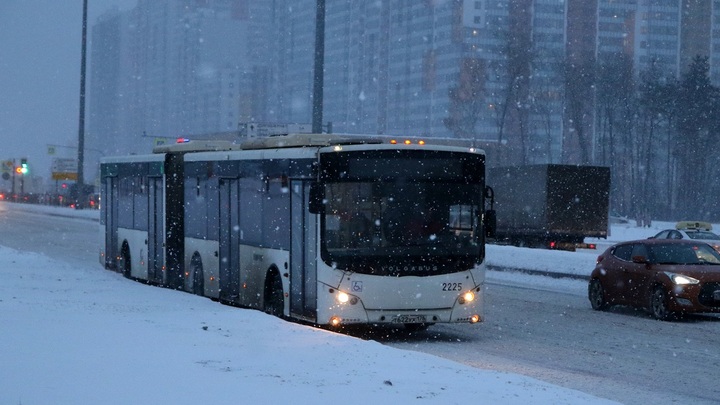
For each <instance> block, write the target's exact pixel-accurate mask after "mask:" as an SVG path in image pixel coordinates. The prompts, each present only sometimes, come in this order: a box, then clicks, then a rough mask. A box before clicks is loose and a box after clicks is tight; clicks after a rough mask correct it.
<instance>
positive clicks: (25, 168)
mask: <svg viewBox="0 0 720 405" xmlns="http://www.w3.org/2000/svg"><path fill="white" fill-rule="evenodd" d="M27 172H28V165H27V159H26V158H22V159H20V171H18V173H20V174H26V173H27Z"/></svg>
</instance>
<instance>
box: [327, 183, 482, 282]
mask: <svg viewBox="0 0 720 405" xmlns="http://www.w3.org/2000/svg"><path fill="white" fill-rule="evenodd" d="M325 197H326V206H325V216H324V227H323V235H322V241H323V253H324V255H323V258H324V259H325V260H326V261H327V262H329V263H330V264H333V265H336V266H342V267H343V268H350V269H351V270H353V271H357V272H371V273H378V272H381V273H398V270H399V269H398V267H397V266H402V267H401V268H404V269H415V270H416V271H420V272H423V273H427V272H432V273H441V272H444V271H458V270H459V269H457V268H454V269H449V268H447V266H446V265H448V266H452V265H455V266H456V265H457V262H456V261H457V260H463V261H465V262H467V263H468V265H470V266H471V265H473V264H474V263H475V262H476V260H477V259H478V257H479V255H480V253H481V249H480V246H479V242H478V236H479V235H478V234H479V230H478V224H479V213H480V212H481V210H482V206H481V200H480V199H481V197H482V190H481V187H480V186H479V185H477V184H461V183H443V182H409V183H401V182H348V183H328V184H326V189H325ZM381 263H395V264H390V265H389V266H387V267H383V266H380V264H381ZM408 266H409V267H408ZM383 268H384V269H385V270H383ZM388 269H394V270H393V271H387V270H388ZM417 269H420V270H417ZM411 272H412V271H411Z"/></svg>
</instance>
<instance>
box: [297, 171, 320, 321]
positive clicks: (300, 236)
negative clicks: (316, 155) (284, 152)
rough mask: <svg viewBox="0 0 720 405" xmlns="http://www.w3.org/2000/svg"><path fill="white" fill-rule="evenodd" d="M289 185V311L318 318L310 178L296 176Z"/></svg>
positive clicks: (314, 236)
mask: <svg viewBox="0 0 720 405" xmlns="http://www.w3.org/2000/svg"><path fill="white" fill-rule="evenodd" d="M290 189H291V195H290V205H291V209H290V215H291V218H290V223H291V224H292V225H291V229H290V244H291V246H290V313H291V315H293V316H297V317H299V318H302V319H306V320H310V321H316V319H315V318H316V310H317V288H318V287H317V267H316V260H315V259H316V245H317V240H316V239H317V223H316V219H315V218H316V217H315V215H314V214H311V213H310V211H308V201H309V198H308V196H309V194H310V182H308V181H302V180H293V181H291V183H290Z"/></svg>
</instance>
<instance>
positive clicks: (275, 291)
mask: <svg viewBox="0 0 720 405" xmlns="http://www.w3.org/2000/svg"><path fill="white" fill-rule="evenodd" d="M263 301H264V302H263V310H264V311H265V313H267V314H270V315H273V316H277V317H279V318H282V317H283V312H284V310H285V300H284V297H283V286H282V280H281V279H280V275H279V274H278V273H277V272H275V271H272V272H270V273H269V274H268V278H267V280H266V281H265V298H264V300H263Z"/></svg>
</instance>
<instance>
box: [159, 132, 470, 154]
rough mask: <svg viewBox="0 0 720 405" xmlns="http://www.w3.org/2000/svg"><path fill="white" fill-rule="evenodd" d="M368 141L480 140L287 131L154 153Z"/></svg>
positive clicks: (448, 142)
mask: <svg viewBox="0 0 720 405" xmlns="http://www.w3.org/2000/svg"><path fill="white" fill-rule="evenodd" d="M366 144H407V145H425V144H428V145H440V146H455V147H463V148H475V147H476V144H477V142H475V141H474V140H471V139H458V138H419V137H395V136H388V135H355V134H306V133H298V134H283V135H271V136H266V137H257V138H255V137H251V138H245V139H243V140H241V141H240V142H239V143H237V142H235V141H227V140H196V141H188V142H182V143H175V144H166V145H160V146H156V147H155V148H153V153H173V152H181V153H182V152H212V151H234V150H257V149H280V148H297V147H304V146H312V147H325V146H333V145H366Z"/></svg>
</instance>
